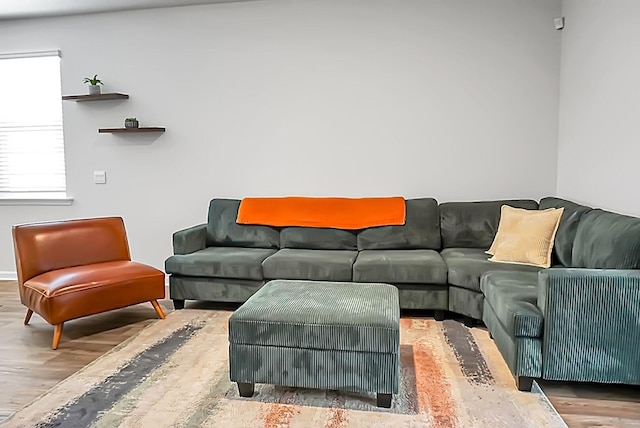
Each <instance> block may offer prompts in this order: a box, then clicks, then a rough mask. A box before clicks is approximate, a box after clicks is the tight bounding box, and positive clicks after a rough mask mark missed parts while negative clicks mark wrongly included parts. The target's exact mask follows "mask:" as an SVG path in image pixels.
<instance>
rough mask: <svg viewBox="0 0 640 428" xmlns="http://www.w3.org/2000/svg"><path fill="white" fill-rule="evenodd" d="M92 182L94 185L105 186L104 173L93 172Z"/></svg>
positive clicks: (105, 177) (105, 178) (105, 174)
mask: <svg viewBox="0 0 640 428" xmlns="http://www.w3.org/2000/svg"><path fill="white" fill-rule="evenodd" d="M93 182H94V183H95V184H106V183H107V173H106V171H93Z"/></svg>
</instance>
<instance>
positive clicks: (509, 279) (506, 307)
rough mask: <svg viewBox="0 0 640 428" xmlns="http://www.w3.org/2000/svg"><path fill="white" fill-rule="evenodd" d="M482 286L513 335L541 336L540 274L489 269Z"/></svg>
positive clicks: (487, 299)
mask: <svg viewBox="0 0 640 428" xmlns="http://www.w3.org/2000/svg"><path fill="white" fill-rule="evenodd" d="M481 289H482V292H483V293H484V298H485V301H486V302H487V304H489V306H491V309H493V312H494V313H495V315H496V317H497V318H498V320H499V321H500V324H502V326H503V327H504V328H505V330H506V331H507V332H508V333H509V334H510V335H511V336H513V337H542V334H543V327H544V317H543V315H542V312H540V310H539V309H538V307H537V305H536V302H537V300H538V274H537V273H535V272H489V273H487V274H485V275H484V276H483V277H482V280H481Z"/></svg>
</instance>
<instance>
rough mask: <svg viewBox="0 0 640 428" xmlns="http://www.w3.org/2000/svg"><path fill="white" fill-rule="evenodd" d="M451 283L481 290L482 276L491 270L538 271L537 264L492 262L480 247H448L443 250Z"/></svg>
mask: <svg viewBox="0 0 640 428" xmlns="http://www.w3.org/2000/svg"><path fill="white" fill-rule="evenodd" d="M440 254H441V255H442V258H443V259H444V261H445V263H446V264H447V268H448V281H449V284H451V285H456V286H458V287H462V288H466V289H469V290H475V291H480V277H481V276H482V275H483V274H484V273H486V272H490V271H512V272H514V271H516V272H538V271H539V270H540V269H541V268H539V267H537V266H527V265H518V264H512V263H497V262H490V261H489V260H488V259H489V257H490V256H489V255H488V254H485V250H483V249H480V248H447V249H444V250H442V253H440Z"/></svg>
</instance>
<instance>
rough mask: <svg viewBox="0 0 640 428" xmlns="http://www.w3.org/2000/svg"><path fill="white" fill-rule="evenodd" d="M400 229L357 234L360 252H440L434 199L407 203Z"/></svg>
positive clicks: (438, 224) (380, 229)
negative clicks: (430, 250) (404, 217)
mask: <svg viewBox="0 0 640 428" xmlns="http://www.w3.org/2000/svg"><path fill="white" fill-rule="evenodd" d="M405 207H406V221H405V224H404V225H403V226H381V227H372V228H369V229H364V230H363V231H361V232H360V233H359V234H358V249H359V250H409V249H421V248H422V249H432V250H439V249H440V218H439V216H438V202H437V201H436V200H435V199H433V198H422V199H407V200H406V201H405Z"/></svg>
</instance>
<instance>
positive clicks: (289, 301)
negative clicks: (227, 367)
mask: <svg viewBox="0 0 640 428" xmlns="http://www.w3.org/2000/svg"><path fill="white" fill-rule="evenodd" d="M399 319H400V307H399V304H398V290H397V289H396V287H394V286H392V285H388V284H376V283H373V284H362V283H353V282H314V281H288V280H275V281H270V282H268V283H267V284H265V285H264V286H263V287H262V288H261V289H260V290H258V291H257V292H256V294H254V295H253V296H251V297H250V298H249V299H248V300H247V301H246V302H245V303H244V304H243V305H242V306H241V307H240V308H239V309H238V310H236V311H235V312H234V313H233V315H232V316H231V318H230V319H229V342H230V343H232V344H247V345H260V346H269V347H275V346H278V347H285V348H303V349H328V350H344V351H359V352H383V353H393V354H397V353H398V346H399V340H400V336H399ZM300 364H305V361H300Z"/></svg>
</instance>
